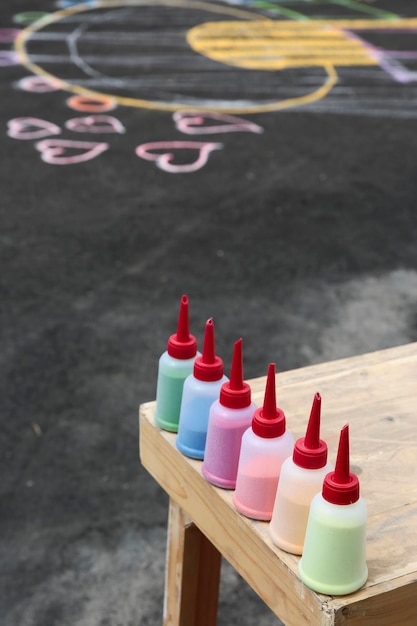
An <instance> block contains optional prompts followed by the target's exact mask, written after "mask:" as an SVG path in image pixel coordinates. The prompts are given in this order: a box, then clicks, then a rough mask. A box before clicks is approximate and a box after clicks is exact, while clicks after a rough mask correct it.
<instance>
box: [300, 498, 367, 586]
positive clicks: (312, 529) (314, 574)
mask: <svg viewBox="0 0 417 626" xmlns="http://www.w3.org/2000/svg"><path fill="white" fill-rule="evenodd" d="M366 520H367V506H366V503H365V501H364V500H363V498H359V500H357V501H356V502H354V503H353V504H346V505H342V504H333V503H331V502H327V501H326V500H325V499H324V498H323V496H322V494H321V493H318V494H316V495H315V496H314V498H313V500H312V502H311V506H310V513H309V517H308V523H307V531H306V536H305V541H304V550H303V555H302V557H301V559H300V562H299V564H298V572H299V575H300V578H301V580H302V581H303V582H304V583H305V584H306V585H307V586H308V587H310V588H311V589H313V590H314V591H317V592H319V593H325V594H328V595H345V594H349V593H353V592H354V591H356V590H357V589H359V588H360V587H362V585H363V584H364V583H365V582H366V579H367V578H368V568H367V565H366Z"/></svg>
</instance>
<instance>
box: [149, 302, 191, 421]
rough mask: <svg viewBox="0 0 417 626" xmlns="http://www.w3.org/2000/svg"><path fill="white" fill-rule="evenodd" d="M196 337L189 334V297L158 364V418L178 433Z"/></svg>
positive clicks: (156, 413)
mask: <svg viewBox="0 0 417 626" xmlns="http://www.w3.org/2000/svg"><path fill="white" fill-rule="evenodd" d="M197 354H198V353H197V340H196V338H195V337H194V335H190V332H189V323H188V298H187V296H185V295H183V296H182V298H181V304H180V311H179V315H178V326H177V332H176V334H174V335H171V336H170V337H169V339H168V345H167V349H166V351H165V352H164V353H163V354H162V355H161V357H160V359H159V364H158V380H157V385H156V408H155V421H156V423H157V424H158V426H160V427H161V428H163V429H164V430H170V431H172V432H175V433H176V432H177V430H178V421H179V417H180V408H181V399H182V390H183V386H184V381H185V379H186V378H187V376H189V375H190V374H191V373H192V371H193V367H194V361H195V358H196V355H197Z"/></svg>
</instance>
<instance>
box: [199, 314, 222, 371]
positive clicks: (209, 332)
mask: <svg viewBox="0 0 417 626" xmlns="http://www.w3.org/2000/svg"><path fill="white" fill-rule="evenodd" d="M223 372H224V366H223V361H222V359H221V358H220V357H219V356H216V348H215V343H214V323H213V319H212V318H210V319H209V320H207V322H206V330H205V332H204V345H203V354H202V355H201V356H198V357H197V358H196V360H195V361H194V376H195V378H197V380H203V381H205V382H208V383H209V382H214V381H215V380H220V379H221V378H222V376H223Z"/></svg>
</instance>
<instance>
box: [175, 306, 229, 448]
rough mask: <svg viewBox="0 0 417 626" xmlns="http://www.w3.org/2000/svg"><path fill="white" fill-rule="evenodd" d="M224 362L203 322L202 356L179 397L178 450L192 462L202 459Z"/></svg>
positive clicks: (209, 327) (209, 328)
mask: <svg viewBox="0 0 417 626" xmlns="http://www.w3.org/2000/svg"><path fill="white" fill-rule="evenodd" d="M223 370H224V367H223V361H222V359H221V358H220V357H219V356H216V352H215V343H214V324H213V320H212V319H211V318H210V319H209V320H207V322H206V329H205V333H204V345H203V354H202V355H201V356H198V357H197V358H196V360H195V362H194V369H193V373H192V374H190V375H189V376H187V378H186V379H185V382H184V389H183V393H182V401H181V409H180V420H179V425H178V435H177V440H176V444H177V448H178V450H179V451H180V452H182V454H185V455H186V456H190V457H191V458H193V459H203V458H204V450H205V447H206V438H207V428H208V418H209V411H210V407H211V405H212V404H213V402H214V401H215V400H217V399H218V397H219V394H220V389H221V386H222V384H223V383H225V382H227V381H228V380H229V379H228V378H227V376H225V375H224V373H223Z"/></svg>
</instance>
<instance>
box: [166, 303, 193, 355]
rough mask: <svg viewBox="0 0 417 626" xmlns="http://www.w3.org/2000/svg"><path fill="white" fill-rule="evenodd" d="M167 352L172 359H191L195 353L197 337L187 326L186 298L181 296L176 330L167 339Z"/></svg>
mask: <svg viewBox="0 0 417 626" xmlns="http://www.w3.org/2000/svg"><path fill="white" fill-rule="evenodd" d="M167 350H168V354H169V356H172V357H173V358H174V359H181V360H185V359H192V358H193V357H194V356H195V355H196V354H197V339H196V338H195V337H194V335H190V332H189V328H188V298H187V296H182V298H181V304H180V312H179V315H178V326H177V332H176V334H174V335H171V336H170V337H169V339H168V347H167Z"/></svg>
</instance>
